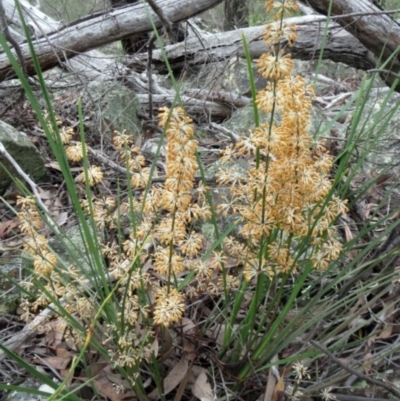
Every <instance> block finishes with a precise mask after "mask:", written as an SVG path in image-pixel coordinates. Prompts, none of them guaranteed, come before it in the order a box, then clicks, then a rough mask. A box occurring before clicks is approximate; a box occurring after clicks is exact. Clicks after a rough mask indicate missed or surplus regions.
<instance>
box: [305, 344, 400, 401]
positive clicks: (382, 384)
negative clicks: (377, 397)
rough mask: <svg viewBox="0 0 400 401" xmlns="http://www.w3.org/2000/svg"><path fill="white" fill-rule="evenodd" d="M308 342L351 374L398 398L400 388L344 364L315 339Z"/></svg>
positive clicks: (399, 397)
mask: <svg viewBox="0 0 400 401" xmlns="http://www.w3.org/2000/svg"><path fill="white" fill-rule="evenodd" d="M310 344H312V345H313V346H314V347H315V348H318V349H319V350H320V351H322V352H323V353H324V354H325V355H327V356H328V357H329V358H330V359H332V361H334V362H335V363H337V364H338V365H339V366H340V367H342V368H343V369H345V370H347V371H348V372H350V373H351V374H353V375H356V376H357V377H358V378H360V379H363V380H365V381H367V382H368V383H370V384H374V385H375V386H379V387H383V388H384V389H385V390H387V391H389V392H390V393H392V394H393V395H394V396H396V397H397V398H398V399H400V390H397V388H395V387H394V386H391V385H390V384H387V383H385V382H382V381H379V380H375V379H372V378H371V377H369V376H367V375H364V374H363V373H361V372H359V371H357V370H355V369H353V368H351V367H349V366H346V364H344V363H343V362H342V361H341V360H340V359H339V358H336V356H335V355H333V354H332V353H331V352H330V351H329V350H328V349H327V348H325V347H324V346H322V345H321V344H320V343H318V342H317V341H314V340H310Z"/></svg>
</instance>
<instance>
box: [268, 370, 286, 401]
mask: <svg viewBox="0 0 400 401" xmlns="http://www.w3.org/2000/svg"><path fill="white" fill-rule="evenodd" d="M284 392H285V382H284V375H282V376H281V378H280V379H279V381H278V383H276V386H275V389H274V393H273V394H272V398H271V401H279V400H281V399H282V394H283V393H284Z"/></svg>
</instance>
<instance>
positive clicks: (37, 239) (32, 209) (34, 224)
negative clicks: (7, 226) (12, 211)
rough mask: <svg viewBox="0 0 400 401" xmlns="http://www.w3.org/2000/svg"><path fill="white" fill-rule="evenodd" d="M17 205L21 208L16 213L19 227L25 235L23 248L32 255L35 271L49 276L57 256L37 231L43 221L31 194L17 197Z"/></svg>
mask: <svg viewBox="0 0 400 401" xmlns="http://www.w3.org/2000/svg"><path fill="white" fill-rule="evenodd" d="M17 206H19V207H20V208H21V210H20V212H18V213H17V217H18V219H19V222H20V225H19V229H20V231H21V233H22V234H24V236H25V242H24V250H25V251H26V252H27V253H28V254H30V255H32V257H33V267H34V269H35V272H36V273H37V274H39V275H41V276H49V275H50V274H51V272H52V271H53V269H54V267H55V265H56V264H57V258H56V256H55V255H54V254H53V252H51V250H50V249H49V247H48V243H47V239H46V238H45V237H44V236H43V235H40V234H39V233H38V230H40V229H41V228H42V226H43V221H42V218H41V216H40V214H39V213H38V211H37V206H36V202H35V199H34V198H33V196H28V197H25V198H23V197H18V199H17Z"/></svg>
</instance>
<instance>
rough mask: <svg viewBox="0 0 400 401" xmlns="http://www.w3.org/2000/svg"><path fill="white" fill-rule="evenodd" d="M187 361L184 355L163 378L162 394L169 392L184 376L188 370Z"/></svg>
mask: <svg viewBox="0 0 400 401" xmlns="http://www.w3.org/2000/svg"><path fill="white" fill-rule="evenodd" d="M188 367H189V363H188V360H187V358H186V357H185V356H184V357H182V359H181V360H180V361H179V362H178V363H177V364H176V365H175V366H174V367H173V368H172V370H171V372H169V373H168V375H167V377H166V378H165V379H164V395H167V394H168V393H170V392H171V391H172V390H173V389H174V388H175V387H176V386H177V385H178V384H179V383H180V382H181V380H182V379H183V378H184V377H185V375H186V372H187V370H188Z"/></svg>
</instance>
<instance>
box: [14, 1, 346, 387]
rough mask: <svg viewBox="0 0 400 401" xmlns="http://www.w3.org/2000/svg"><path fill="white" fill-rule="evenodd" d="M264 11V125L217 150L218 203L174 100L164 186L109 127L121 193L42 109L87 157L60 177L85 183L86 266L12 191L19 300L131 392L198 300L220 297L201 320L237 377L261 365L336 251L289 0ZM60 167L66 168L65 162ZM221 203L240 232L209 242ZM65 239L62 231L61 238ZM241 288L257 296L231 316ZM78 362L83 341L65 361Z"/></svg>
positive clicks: (341, 208)
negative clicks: (19, 256) (159, 344)
mask: <svg viewBox="0 0 400 401" xmlns="http://www.w3.org/2000/svg"><path fill="white" fill-rule="evenodd" d="M267 10H268V12H269V13H270V14H274V18H275V20H276V23H275V25H273V26H269V27H268V28H267V29H266V31H265V35H264V40H265V42H266V43H267V44H268V46H269V47H270V48H271V52H270V53H266V54H265V55H263V56H262V57H260V59H259V60H257V65H258V67H259V72H260V73H261V75H262V76H263V77H264V78H266V79H267V80H268V84H267V86H266V88H265V89H264V90H262V91H259V92H258V94H257V95H256V99H255V100H256V103H257V106H258V109H259V110H260V111H261V112H263V113H265V114H266V115H267V116H269V122H268V123H264V124H261V125H259V126H256V127H255V128H254V130H252V131H251V133H250V135H249V136H248V137H243V138H242V140H241V142H240V143H238V144H237V145H236V146H230V147H227V148H226V149H224V151H223V154H222V159H221V161H222V162H223V163H225V164H228V165H230V166H231V167H229V168H226V169H221V170H220V171H219V173H218V185H219V186H221V187H226V186H228V187H229V188H230V196H229V197H228V198H227V199H226V202H224V203H222V204H219V205H216V206H215V207H214V209H212V207H211V202H209V200H210V196H209V188H208V187H207V184H206V182H205V180H204V182H202V181H200V182H197V181H196V179H195V174H196V173H197V171H199V170H200V171H202V167H201V165H199V163H198V159H197V156H196V153H197V147H198V143H197V141H196V140H195V139H194V129H195V127H194V124H193V121H192V120H191V118H190V117H188V116H187V114H186V113H185V111H184V109H183V108H182V107H173V108H172V109H168V108H163V109H161V111H160V114H159V118H160V125H161V126H162V127H163V129H164V133H165V139H166V164H165V169H166V175H165V182H164V184H163V185H160V184H159V183H154V182H153V180H152V178H153V173H154V166H148V165H147V163H146V160H145V158H144V157H143V155H141V154H140V149H138V148H137V147H135V146H133V138H132V136H131V135H129V134H126V133H124V132H123V133H115V135H114V136H113V144H114V147H115V149H116V150H117V151H118V154H119V160H120V161H121V162H123V163H125V165H126V168H127V171H128V172H129V177H128V178H129V179H128V181H127V183H126V185H127V187H128V193H129V196H128V199H114V198H112V197H103V196H101V195H99V193H100V192H99V191H96V188H97V187H98V186H99V185H101V183H102V180H103V177H104V174H103V172H102V170H101V169H100V168H99V167H98V166H90V165H89V163H88V156H87V152H86V145H85V143H84V141H83V140H82V141H81V142H77V143H71V142H70V141H71V139H72V130H71V129H70V128H68V127H62V126H61V124H60V123H59V122H58V121H57V120H56V119H54V118H49V120H48V124H47V125H46V132H47V134H48V136H49V138H51V140H53V141H57V140H58V141H59V142H61V145H63V146H65V150H63V148H62V147H60V148H59V152H60V154H61V156H60V154H59V157H64V156H65V157H66V158H68V159H69V161H70V162H71V163H79V162H82V163H83V166H84V171H83V172H82V173H81V174H80V177H79V179H78V180H77V182H75V183H74V182H71V181H68V179H67V184H68V185H69V189H70V191H71V193H72V191H73V190H74V188H75V187H76V185H80V189H79V191H76V192H74V194H76V193H79V194H85V196H83V195H82V196H80V199H78V198H76V199H75V198H73V199H75V200H74V201H73V203H74V208H75V211H76V214H77V217H78V220H79V225H80V227H82V238H83V241H84V243H85V246H86V249H87V255H86V256H87V260H88V263H89V265H90V268H89V269H87V268H82V266H80V265H79V264H78V263H75V264H74V263H72V264H69V263H68V264H67V263H65V262H64V261H62V260H60V258H59V257H58V256H57V255H56V254H55V253H54V252H52V250H51V249H50V247H49V245H48V241H47V239H46V238H45V237H44V236H43V235H41V234H40V230H41V228H42V226H43V223H42V220H41V212H40V210H38V209H37V207H36V203H35V200H34V199H33V198H32V197H27V198H21V199H19V201H18V206H19V207H20V212H19V215H18V217H19V218H20V222H21V233H22V234H23V235H25V237H26V238H25V239H26V242H25V250H26V252H28V253H29V254H31V255H32V257H33V259H34V262H33V268H34V272H35V275H34V278H33V281H32V283H33V284H34V287H35V288H36V289H34V290H29V291H31V292H29V295H30V297H29V298H30V299H32V297H35V296H36V297H35V299H34V300H33V301H32V300H29V299H27V300H25V301H24V302H23V304H22V306H23V309H24V314H23V318H24V319H25V320H26V321H27V322H29V321H30V320H31V319H32V317H33V316H34V314H35V313H37V312H38V311H39V310H41V309H42V308H45V307H47V306H49V305H50V304H52V308H53V309H54V312H55V314H56V315H57V316H58V317H59V318H62V319H64V320H65V321H66V322H67V325H68V330H67V339H68V341H69V342H70V343H71V344H74V346H75V347H77V348H78V349H80V350H84V349H87V348H88V347H90V348H92V349H93V350H95V351H97V352H98V353H99V355H101V357H102V358H103V359H104V360H105V361H107V362H108V363H109V364H110V365H111V366H112V368H113V369H114V371H116V372H119V373H120V374H121V375H122V376H123V377H124V378H125V379H126V381H125V382H124V383H125V386H129V387H130V388H133V389H134V390H135V392H136V393H137V394H144V393H145V390H144V385H143V383H144V382H145V381H146V377H147V376H146V375H147V373H146V370H145V369H144V368H143V367H144V366H146V367H148V369H149V370H150V371H152V372H153V373H154V374H155V375H156V379H155V386H156V387H157V388H158V390H159V391H160V392H161V389H160V388H159V387H160V385H159V383H160V382H161V381H162V379H161V377H160V369H159V367H158V366H155V365H157V364H161V361H157V359H156V358H155V353H156V351H157V350H156V348H155V347H156V346H155V345H154V344H156V340H157V338H158V337H159V336H162V333H164V332H165V331H166V330H173V329H177V330H178V328H179V326H180V325H181V324H182V318H183V317H190V316H191V308H190V307H189V306H188V305H189V303H190V302H191V301H193V300H199V301H200V302H201V301H202V300H205V299H214V300H215V305H216V307H215V310H216V311H218V313H219V315H218V317H216V315H213V313H215V311H213V313H211V314H210V317H209V319H208V320H207V321H206V322H202V324H201V325H200V324H199V325H200V326H201V327H200V329H199V330H200V331H201V330H203V331H206V330H207V329H208V328H209V327H211V326H216V325H220V326H221V327H223V334H224V335H223V340H222V342H221V344H220V349H219V350H218V352H219V355H218V357H220V358H221V359H223V360H224V362H226V363H228V362H229V363H232V364H234V363H237V362H242V361H241V360H242V359H244V363H238V364H237V366H239V369H238V370H237V371H234V372H233V373H234V374H235V375H237V376H238V377H239V378H240V379H242V380H243V379H245V378H246V377H247V376H248V374H249V372H250V370H251V368H252V366H253V365H254V364H255V363H257V364H258V365H259V366H260V365H262V364H265V363H267V362H268V363H269V361H270V359H271V356H272V355H276V354H277V353H278V352H279V351H280V350H281V349H282V347H283V346H284V344H285V343H284V340H285V338H284V337H282V333H283V331H281V330H282V322H283V319H284V317H285V315H286V314H287V313H288V311H289V310H290V308H291V307H292V306H293V305H294V302H295V298H296V296H297V295H298V294H299V292H300V290H301V289H302V286H303V284H304V282H305V280H306V279H307V277H308V274H309V273H310V271H311V270H312V269H317V270H326V269H327V268H328V266H329V265H330V263H331V262H332V261H334V260H336V259H337V258H338V257H339V255H340V253H341V250H342V245H341V241H340V239H339V237H338V233H337V229H336V227H335V221H336V219H337V218H338V216H340V215H341V214H343V213H345V212H346V202H345V201H343V200H341V199H340V198H339V197H337V196H335V195H334V194H333V192H334V191H333V188H332V180H331V178H330V172H331V169H332V164H333V158H332V156H330V155H329V154H328V152H327V151H326V149H325V147H324V145H323V143H321V142H318V141H317V140H313V139H312V138H311V137H310V135H309V134H308V133H307V128H308V125H309V124H310V109H311V101H312V98H313V96H314V93H313V90H312V87H311V86H309V85H307V84H306V83H305V81H304V79H303V78H301V77H299V76H292V70H293V61H292V60H291V58H290V55H289V54H287V53H285V51H284V50H285V49H284V48H282V47H281V45H280V43H281V40H282V38H285V40H286V41H287V45H288V46H292V44H293V42H294V41H295V40H296V30H295V27H294V26H288V25H287V24H286V23H285V22H284V21H283V16H284V14H285V13H286V12H297V11H298V10H297V5H296V1H293V0H291V1H289V0H286V1H283V2H279V1H267ZM50 115H51V113H50ZM49 121H53V123H52V124H50V123H49ZM81 136H82V139H83V127H82V124H81ZM242 159H244V160H246V161H247V163H248V165H249V168H248V169H247V171H246V172H244V173H238V172H237V170H236V169H235V164H236V163H237V162H238V161H239V160H242ZM65 175H66V176H67V177H69V176H70V175H71V172H70V170H68V169H67V170H66V172H65ZM71 196H72V195H71ZM74 196H75V195H74ZM216 213H219V214H220V215H221V216H223V217H228V216H230V217H231V218H232V220H234V222H235V223H234V224H235V225H237V227H238V235H236V236H232V235H230V236H224V235H219V237H218V238H217V240H216V242H215V243H214V244H208V243H207V241H206V239H205V238H204V236H203V235H202V234H201V233H200V232H199V230H198V229H197V228H196V227H198V226H199V223H201V222H203V221H208V220H210V219H212V218H213V216H214V217H215V214H216ZM122 214H125V215H126V216H127V217H128V220H129V227H128V230H126V229H125V230H124V229H123V227H122ZM124 228H126V227H124ZM104 232H107V233H112V235H108V236H107V237H108V238H112V240H111V241H109V242H106V241H104V239H103V237H104V236H102V234H104ZM70 245H71V244H69V243H68V241H65V246H66V247H67V248H68V247H69V246H70ZM228 261H229V263H228ZM228 265H229V267H228ZM232 266H233V267H232ZM290 277H295V284H294V285H293V288H292V292H291V294H290V295H289V296H288V299H287V300H286V301H285V302H286V303H285V304H284V307H283V308H282V309H283V311H282V310H279V308H278V307H276V306H277V305H280V304H281V303H282V300H283V298H284V293H283V292H284V285H285V283H286V282H287V280H289V278H290ZM26 288H30V283H26ZM246 291H248V293H250V294H251V299H250V301H249V302H248V305H247V306H246V308H247V309H246V313H245V317H244V318H241V319H239V309H240V308H243V299H244V295H245V292H246ZM38 293H39V295H38V296H37V294H38ZM232 293H233V294H234V295H236V296H235V297H232V296H231V294H232ZM271 293H273V297H272V298H273V299H272V301H269V300H270V299H271V298H269V295H270V294H271ZM217 305H218V307H217ZM185 315H186V316H185ZM238 321H239V323H238ZM264 326H266V329H265V331H263V330H264V329H263V327H264ZM307 327H309V326H307V325H305V326H304V330H306V329H307ZM278 334H280V335H281V336H279V335H278ZM271 345H272V346H271ZM80 360H84V352H83V351H81V353H80V354H79V358H78V359H77V360H76V361H75V363H74V365H73V367H71V371H72V370H73V368H74V367H76V366H77V363H78V362H79V361H80ZM124 389H126V387H125V388H124Z"/></svg>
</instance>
